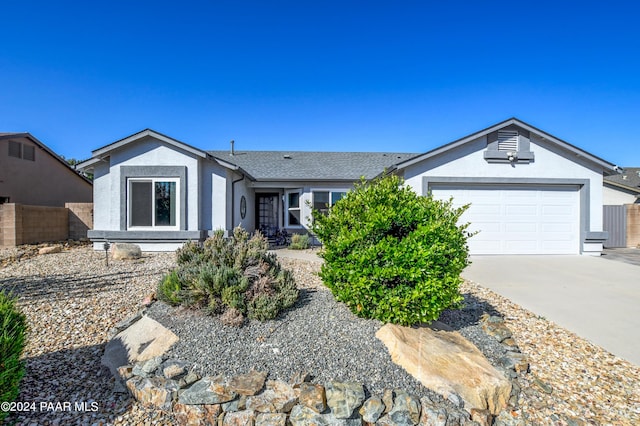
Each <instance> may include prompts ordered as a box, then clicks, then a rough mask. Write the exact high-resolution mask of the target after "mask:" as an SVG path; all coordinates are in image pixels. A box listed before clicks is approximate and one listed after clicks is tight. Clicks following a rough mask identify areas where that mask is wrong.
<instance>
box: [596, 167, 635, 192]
mask: <svg viewBox="0 0 640 426" xmlns="http://www.w3.org/2000/svg"><path fill="white" fill-rule="evenodd" d="M623 170H624V171H623V172H622V173H620V174H615V175H612V176H605V177H604V180H605V181H608V182H613V183H617V184H619V185H624V186H627V187H629V188H633V189H635V190H637V191H640V167H625V168H624V169H623Z"/></svg>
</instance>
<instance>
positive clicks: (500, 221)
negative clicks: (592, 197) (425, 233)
mask: <svg viewBox="0 0 640 426" xmlns="http://www.w3.org/2000/svg"><path fill="white" fill-rule="evenodd" d="M431 190H432V193H433V195H434V197H435V198H437V199H442V200H448V199H449V198H450V197H453V205H454V206H456V207H459V206H462V205H464V204H471V207H469V209H468V210H467V211H466V212H465V214H464V215H463V216H462V219H461V220H462V221H463V222H470V223H471V225H470V226H469V231H471V232H475V231H479V232H478V234H476V235H475V236H473V237H472V238H471V239H469V250H470V252H471V254H578V252H579V235H580V231H579V224H580V204H579V201H580V198H579V193H578V190H577V188H573V187H566V186H563V187H557V188H553V187H549V186H540V187H535V186H527V187H526V188H521V187H519V188H517V189H516V188H515V187H509V186H504V185H502V186H499V185H495V186H494V185H482V186H467V187H465V186H449V185H442V186H435V187H433V188H432V189H431Z"/></svg>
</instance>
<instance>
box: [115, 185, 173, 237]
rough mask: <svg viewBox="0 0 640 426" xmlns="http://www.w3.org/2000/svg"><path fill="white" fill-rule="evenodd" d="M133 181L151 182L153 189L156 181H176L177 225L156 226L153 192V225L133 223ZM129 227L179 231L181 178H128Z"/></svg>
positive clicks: (146, 229)
mask: <svg viewBox="0 0 640 426" xmlns="http://www.w3.org/2000/svg"><path fill="white" fill-rule="evenodd" d="M132 182H151V190H152V191H153V190H154V188H155V183H156V182H175V184H176V224H175V226H156V225H155V220H156V215H155V202H154V200H155V194H153V192H152V196H151V199H152V204H151V205H152V208H153V209H154V210H153V212H152V215H151V221H152V223H153V225H151V226H134V225H131V183H132ZM126 199H127V229H129V230H132V231H134V230H138V231H140V230H145V231H178V230H179V229H180V208H181V205H180V203H181V202H182V201H181V200H180V178H172V177H135V178H127V198H126Z"/></svg>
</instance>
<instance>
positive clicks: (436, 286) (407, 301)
mask: <svg viewBox="0 0 640 426" xmlns="http://www.w3.org/2000/svg"><path fill="white" fill-rule="evenodd" d="M402 185H403V181H402V179H400V178H399V177H397V176H387V177H383V178H380V179H376V180H374V181H372V182H366V181H364V180H362V181H361V182H359V183H357V184H356V185H355V189H354V190H353V191H350V192H349V193H347V195H346V197H344V198H343V199H341V200H340V201H338V202H337V203H336V204H335V205H334V206H333V207H331V208H330V209H329V212H328V214H326V215H324V214H322V213H320V212H318V211H314V214H313V225H312V228H313V232H314V233H315V235H316V236H317V237H318V238H319V239H320V240H321V241H322V243H323V246H324V250H323V252H322V257H323V258H324V265H323V266H322V270H321V272H320V276H321V278H322V280H323V281H324V283H325V284H326V285H327V287H329V288H330V289H331V291H332V292H333V294H334V296H335V297H336V299H337V300H338V301H341V302H344V303H345V304H346V305H347V306H348V307H349V308H350V309H351V311H352V312H353V313H354V314H356V315H358V316H360V317H365V318H376V319H379V320H381V321H383V322H390V323H396V324H402V325H412V324H416V323H423V322H431V321H434V320H436V319H437V318H438V317H439V316H440V314H441V313H442V311H443V310H445V309H448V308H454V307H456V306H457V305H458V304H459V303H460V302H461V301H462V296H461V295H460V293H459V290H458V287H459V285H460V284H461V282H462V278H461V277H460V273H461V272H462V270H463V269H464V268H465V267H466V266H467V264H468V247H467V238H468V236H469V234H468V233H467V232H466V229H467V225H466V224H465V225H458V219H459V218H460V216H461V215H462V213H463V212H464V211H465V210H466V207H461V208H454V207H452V204H451V201H448V202H446V201H438V200H434V199H433V198H432V197H430V196H427V197H421V196H418V195H416V193H415V192H413V191H412V190H411V188H409V187H406V186H402Z"/></svg>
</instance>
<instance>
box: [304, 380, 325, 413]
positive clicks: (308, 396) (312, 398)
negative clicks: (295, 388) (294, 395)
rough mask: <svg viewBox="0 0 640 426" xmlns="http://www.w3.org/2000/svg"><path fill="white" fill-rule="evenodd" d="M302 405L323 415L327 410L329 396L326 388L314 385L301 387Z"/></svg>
mask: <svg viewBox="0 0 640 426" xmlns="http://www.w3.org/2000/svg"><path fill="white" fill-rule="evenodd" d="M299 389H300V396H299V400H300V404H302V405H306V406H307V407H309V408H311V409H312V410H313V411H315V412H316V413H322V412H324V411H325V410H326V409H327V396H326V394H325V391H324V386H322V385H316V384H312V383H302V384H301V385H300V388H299Z"/></svg>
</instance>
